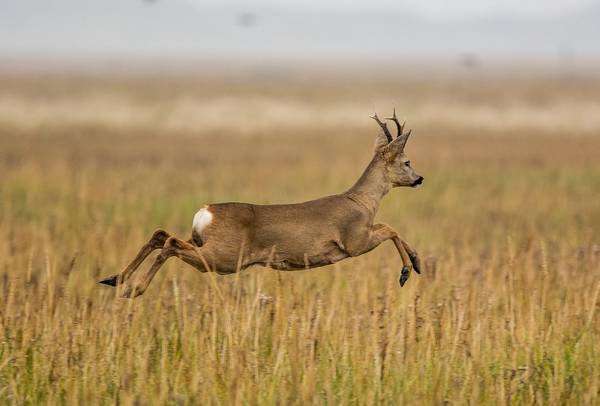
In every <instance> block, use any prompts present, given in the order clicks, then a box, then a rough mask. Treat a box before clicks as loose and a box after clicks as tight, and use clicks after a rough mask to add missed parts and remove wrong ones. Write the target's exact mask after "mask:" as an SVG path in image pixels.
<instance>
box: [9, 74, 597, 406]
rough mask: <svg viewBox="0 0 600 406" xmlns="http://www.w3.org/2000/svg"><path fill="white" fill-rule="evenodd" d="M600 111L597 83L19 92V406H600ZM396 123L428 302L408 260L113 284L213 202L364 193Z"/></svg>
mask: <svg viewBox="0 0 600 406" xmlns="http://www.w3.org/2000/svg"><path fill="white" fill-rule="evenodd" d="M598 100H600V84H599V83H598V82H597V81H591V80H588V81H584V80H580V81H552V80H541V79H540V80H535V81H534V80H528V81H525V80H519V79H512V80H509V79H503V80H489V81H483V80H480V81H475V82H467V81H464V80H437V81H432V82H424V81H417V80H415V81H405V82H400V81H398V82H393V83H383V82H376V81H366V80H363V81H359V82H350V81H341V80H340V81H333V82H329V83H325V82H323V83H316V84H315V83H312V82H303V81H297V82H293V83H289V82H284V81H262V82H261V81H253V82H244V81H238V82H234V83H231V82H229V83H227V82H224V81H222V82H219V81H216V82H215V81H213V82H210V83H209V82H205V81H202V80H196V79H190V78H187V79H182V78H179V79H176V78H172V79H169V80H167V79H152V80H151V79H144V80H141V79H138V80H134V79H128V80H125V79H107V78H96V79H91V78H87V79H81V78H79V79H77V78H70V79H68V78H16V77H10V78H2V79H0V202H1V205H0V241H2V244H0V403H1V404H7V403H8V404H43V403H49V404H63V403H69V404H96V403H98V404H113V403H122V404H224V405H226V404H440V403H452V404H467V403H468V404H481V403H484V404H485V403H487V404H513V403H517V404H531V403H536V404H598V403H599V402H600V344H599V343H600V297H599V295H600V200H599V197H600V102H599V101H598ZM394 105H395V106H396V107H397V109H398V111H399V113H400V114H401V115H402V116H403V117H406V118H407V120H408V123H409V125H410V126H411V127H412V128H413V129H414V131H413V136H412V137H411V140H410V141H409V143H408V145H407V153H408V156H409V157H410V159H411V161H412V162H413V166H414V167H415V168H416V169H417V171H418V172H419V173H421V174H423V175H424V176H425V184H424V187H423V188H420V189H416V190H415V189H397V190H393V191H392V192H391V193H390V194H389V195H388V196H387V197H386V199H385V200H384V202H383V205H382V208H381V211H380V213H379V215H378V220H379V221H381V222H386V223H389V224H391V225H392V226H394V227H395V228H397V229H398V230H399V231H400V233H401V234H402V235H403V237H404V238H405V239H406V240H407V241H409V242H410V243H411V244H412V245H413V246H414V247H415V248H416V249H417V250H418V251H419V252H420V254H421V256H422V258H423V262H424V270H423V274H422V275H421V276H417V275H413V276H411V278H410V279H409V281H408V283H407V285H406V286H405V287H404V288H402V289H401V288H400V286H399V284H398V278H399V274H400V269H401V262H400V260H399V258H398V256H397V253H396V252H395V251H394V248H393V244H391V243H384V244H383V245H382V246H381V247H379V248H378V249H376V250H374V251H372V252H370V253H368V254H366V255H364V256H362V257H358V258H353V259H347V260H345V261H342V262H340V263H338V264H336V265H334V266H329V267H325V268H319V269H315V270H311V271H299V272H289V273H285V272H276V271H273V270H269V269H263V268H253V269H249V270H247V271H245V272H242V273H239V274H236V275H231V276H218V275H213V274H201V273H199V272H197V271H195V270H193V269H192V268H189V267H188V266H187V265H185V264H183V263H181V262H178V260H177V259H171V260H170V261H169V262H168V264H167V265H166V266H165V267H164V268H163V269H162V270H161V271H160V273H159V274H158V276H157V277H156V278H155V281H154V282H153V283H152V285H151V286H150V288H149V289H148V291H147V292H146V293H145V294H144V295H143V296H141V297H139V298H137V299H135V300H125V299H119V298H117V297H116V296H115V291H114V290H113V289H111V288H109V287H106V286H103V285H98V284H97V283H96V281H97V280H98V279H99V278H101V277H103V276H108V275H111V274H114V273H116V272H118V271H119V270H120V269H121V268H122V267H123V266H124V265H126V263H127V262H128V261H129V260H131V258H132V257H133V256H134V255H135V254H136V253H137V250H138V249H139V247H140V246H141V245H142V244H143V243H144V242H145V241H146V240H147V239H148V237H149V236H150V235H151V233H152V231H153V230H154V229H155V228H158V227H163V228H165V229H167V230H169V231H171V232H173V233H175V234H176V235H179V236H181V237H185V238H187V237H188V236H189V235H190V226H191V219H192V216H193V214H194V213H195V211H196V210H197V209H198V208H199V207H200V206H202V205H203V204H204V203H206V202H218V201H248V202H256V203H281V202H296V201H303V200H308V199H312V198H316V197H319V196H322V195H325V194H332V193H337V192H340V191H342V190H344V189H346V188H348V187H349V186H350V185H351V184H352V183H353V182H354V181H355V180H356V179H357V178H358V176H359V175H360V173H361V171H362V170H363V168H364V167H365V166H366V164H367V163H368V161H369V159H370V157H371V153H372V146H373V142H374V136H375V134H376V131H377V129H376V126H375V123H373V122H372V121H371V120H370V119H369V118H368V114H370V113H371V112H372V111H373V110H377V111H379V112H380V114H387V113H389V112H390V111H391V108H392V106H394ZM290 238H293V236H290ZM150 261H151V258H149V259H148V262H146V263H145V264H144V265H142V266H148V264H149V262H150Z"/></svg>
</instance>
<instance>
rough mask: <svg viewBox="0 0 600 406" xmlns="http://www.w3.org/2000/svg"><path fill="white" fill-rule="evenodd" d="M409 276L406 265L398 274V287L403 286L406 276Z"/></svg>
mask: <svg viewBox="0 0 600 406" xmlns="http://www.w3.org/2000/svg"><path fill="white" fill-rule="evenodd" d="M409 276H410V269H408V267H407V266H405V267H403V268H402V273H401V274H400V287H403V286H404V284H405V283H406V281H407V280H408V277H409Z"/></svg>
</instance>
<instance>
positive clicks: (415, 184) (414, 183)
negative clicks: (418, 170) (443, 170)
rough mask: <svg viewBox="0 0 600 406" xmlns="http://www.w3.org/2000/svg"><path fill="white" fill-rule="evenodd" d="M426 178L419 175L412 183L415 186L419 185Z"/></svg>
mask: <svg viewBox="0 0 600 406" xmlns="http://www.w3.org/2000/svg"><path fill="white" fill-rule="evenodd" d="M424 180H425V178H424V177H422V176H419V177H418V178H417V180H415V181H414V182H413V184H412V185H413V187H414V186H418V185H420V184H421V183H423V181H424Z"/></svg>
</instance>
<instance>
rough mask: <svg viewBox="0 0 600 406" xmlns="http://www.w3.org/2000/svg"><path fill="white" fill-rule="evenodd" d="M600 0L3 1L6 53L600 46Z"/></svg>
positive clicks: (0, 40) (571, 51)
mask: <svg viewBox="0 0 600 406" xmlns="http://www.w3.org/2000/svg"><path fill="white" fill-rule="evenodd" d="M598 38H600V0H596V1H589V0H543V1H542V0H535V1H534V0H503V1H492V0H452V1H445V0H427V1H425V0H368V1H367V0H354V1H352V0H302V1H293V0H261V1H243V2H242V1H239V0H238V1H234V0H218V1H217V0H0V58H2V57H6V56H11V57H12V56H15V55H17V56H18V55H50V56H53V55H56V56H64V55H66V56H76V57H77V56H105V55H126V56H146V55H149V56H159V57H164V56H167V55H175V56H177V57H183V58H194V59H201V58H212V57H227V58H231V57H242V58H255V59H260V58H264V57H275V58H278V57H290V56H291V57H300V58H304V59H306V58H308V57H319V58H324V57H334V58H335V57H338V56H341V57H354V58H363V57H367V56H368V57H369V58H375V59H376V58H383V57H390V56H391V57H414V56H425V57H432V56H433V57H436V56H442V57H455V56H457V55H464V54H473V55H477V56H484V57H499V58H512V57H515V56H516V57H533V58H537V57H544V58H556V56H557V55H562V56H565V55H566V56H567V57H574V56H577V57H580V56H585V57H594V58H596V57H598V56H600V41H599V40H598Z"/></svg>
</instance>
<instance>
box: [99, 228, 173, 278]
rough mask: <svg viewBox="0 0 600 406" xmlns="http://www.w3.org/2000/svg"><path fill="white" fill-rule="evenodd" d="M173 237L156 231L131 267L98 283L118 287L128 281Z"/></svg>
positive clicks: (162, 231)
mask: <svg viewBox="0 0 600 406" xmlns="http://www.w3.org/2000/svg"><path fill="white" fill-rule="evenodd" d="M170 236H171V235H170V234H169V233H167V232H166V231H165V230H156V231H155V232H154V233H153V234H152V237H150V240H148V242H147V243H146V244H144V245H143V246H142V248H141V249H140V251H139V252H138V254H137V255H136V257H135V258H134V259H133V261H131V263H130V264H129V265H127V267H126V268H125V269H124V270H123V271H122V272H121V273H118V274H116V275H113V276H109V277H108V278H105V279H102V280H101V281H99V282H98V283H103V284H105V285H109V286H117V285H120V284H122V283H124V282H125V281H127V279H129V278H131V276H132V275H133V273H134V272H135V270H136V269H138V268H139V266H140V265H141V264H142V262H144V260H145V259H146V258H147V257H148V255H150V254H151V253H152V251H154V250H156V249H159V248H162V247H163V246H164V245H165V242H166V241H167V239H168V238H169V237H170Z"/></svg>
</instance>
